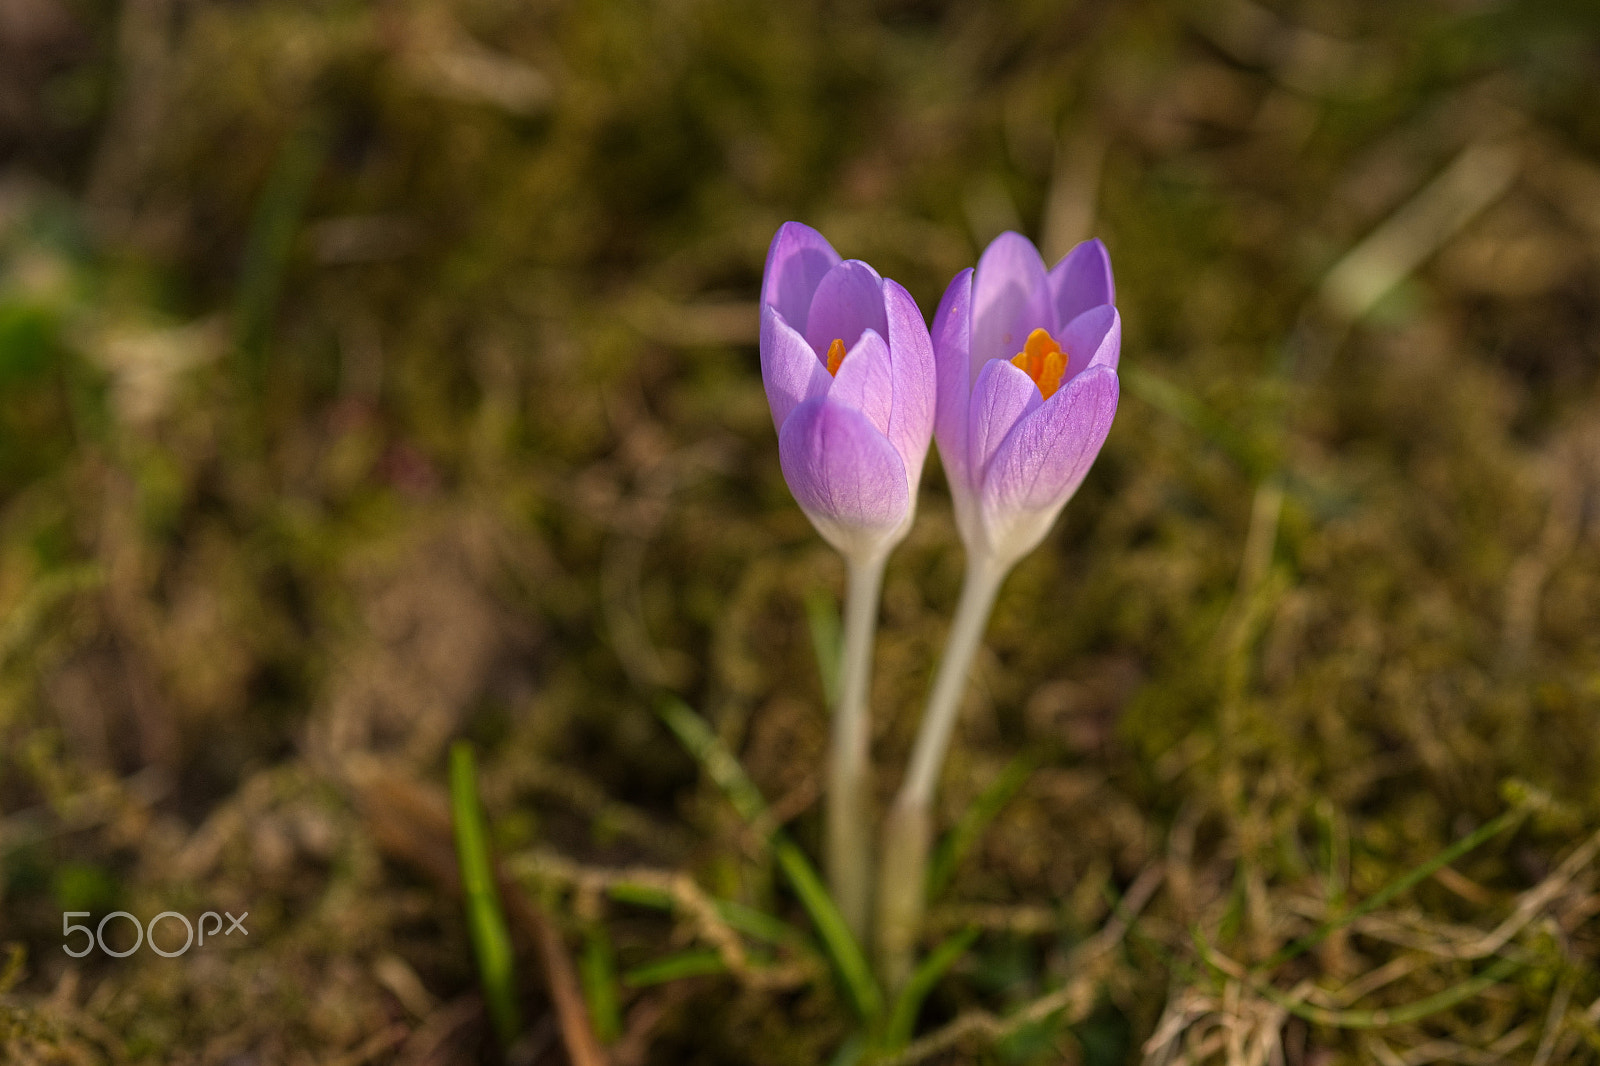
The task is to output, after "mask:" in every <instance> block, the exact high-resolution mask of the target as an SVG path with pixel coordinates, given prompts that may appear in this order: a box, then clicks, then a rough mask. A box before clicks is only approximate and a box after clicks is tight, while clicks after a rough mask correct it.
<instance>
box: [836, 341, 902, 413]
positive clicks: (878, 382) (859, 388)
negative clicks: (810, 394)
mask: <svg viewBox="0 0 1600 1066" xmlns="http://www.w3.org/2000/svg"><path fill="white" fill-rule="evenodd" d="M822 372H823V373H824V374H826V373H827V372H828V370H827V368H826V367H824V368H823V370H822ZM828 399H829V400H830V401H832V402H833V403H836V404H838V405H839V406H841V407H849V408H851V409H852V410H856V411H860V412H861V413H862V414H864V415H866V416H867V421H868V422H871V423H872V427H873V428H874V429H876V430H877V431H878V432H879V433H882V434H883V435H884V436H888V435H889V415H890V408H891V405H892V404H893V402H894V379H893V377H892V376H891V368H890V365H889V342H888V341H885V340H884V339H883V338H882V337H880V336H878V334H877V332H876V331H874V330H870V329H869V330H867V331H866V332H865V333H863V334H862V335H861V339H860V340H858V341H856V345H855V347H854V348H851V349H850V351H848V352H847V353H845V357H844V362H842V363H840V364H839V373H838V374H836V375H834V378H833V384H832V385H831V386H829V388H828Z"/></svg>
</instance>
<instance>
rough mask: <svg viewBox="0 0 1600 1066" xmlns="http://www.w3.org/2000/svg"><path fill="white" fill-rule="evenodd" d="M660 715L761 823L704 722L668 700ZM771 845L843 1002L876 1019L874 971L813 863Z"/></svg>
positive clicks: (755, 795) (776, 838) (756, 805)
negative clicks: (842, 994) (803, 909)
mask: <svg viewBox="0 0 1600 1066" xmlns="http://www.w3.org/2000/svg"><path fill="white" fill-rule="evenodd" d="M660 714H661V717H662V719H663V720H664V721H665V722H666V723H667V727H668V728H669V729H671V730H672V732H673V734H674V735H675V736H677V738H678V740H679V742H681V743H682V744H683V746H684V747H685V748H687V749H688V750H689V753H690V754H691V755H693V756H694V757H695V759H696V760H698V761H699V763H700V765H701V766H703V767H704V768H705V771H706V773H707V774H709V775H710V776H711V780H713V781H715V782H716V783H717V785H718V787H720V788H721V789H722V791H723V793H724V794H725V795H727V797H728V801H729V802H730V803H732V804H733V807H734V809H735V810H736V811H738V812H739V815H740V817H742V818H744V819H745V820H746V821H748V822H755V821H757V820H759V819H760V818H761V816H762V815H763V814H764V813H765V812H766V809H767V804H766V800H764V799H763V798H762V796H761V791H760V790H759V789H757V788H756V786H755V782H753V781H751V780H750V778H749V776H748V775H746V774H745V772H744V767H742V766H740V765H739V760H738V759H736V758H735V757H734V755H733V753H732V752H731V751H729V750H728V749H727V746H726V745H724V744H723V743H722V741H721V740H720V739H718V737H717V735H716V734H715V733H713V732H712V731H711V727H710V726H708V725H707V724H706V721H705V719H704V718H701V717H700V716H699V715H698V714H696V713H695V712H694V711H692V710H690V709H689V708H688V707H687V706H686V705H685V704H684V703H683V702H682V701H680V700H676V699H672V698H668V699H666V700H663V701H662V704H661V707H660ZM769 843H770V844H771V847H772V851H773V857H774V858H775V859H776V860H777V863H778V869H780V870H781V871H783V875H784V877H785V878H787V879H788V881H789V885H790V887H791V888H793V889H794V893H795V896H796V897H797V898H798V899H799V900H800V905H801V906H802V907H804V908H805V911H806V915H807V917H809V918H810V919H811V924H812V927H813V928H815V929H816V931H817V936H818V937H819V938H820V939H821V941H822V947H823V950H824V952H825V953H826V954H827V956H828V960H829V962H831V963H832V964H833V969H834V973H835V975H836V976H837V977H838V979H839V983H840V985H841V988H842V990H843V992H844V993H845V997H846V998H847V999H848V1000H849V1001H850V1004H851V1006H852V1007H854V1008H855V1010H856V1012H857V1013H858V1014H859V1015H860V1016H861V1017H862V1018H864V1019H872V1018H876V1017H877V1016H878V1013H879V1011H881V1010H882V1009H883V995H882V993H880V992H879V991H878V984H877V981H876V980H874V979H873V976H872V969H871V967H869V966H868V965H867V957H866V955H865V954H864V953H863V952H862V950H861V945H860V944H858V943H857V942H856V938H855V937H854V936H852V935H851V933H850V930H849V928H848V927H847V926H846V925H845V923H844V918H843V917H842V916H841V915H840V914H839V908H838V907H837V906H835V905H834V902H833V897H832V896H830V895H828V890H827V889H826V888H824V887H823V885H822V879H821V878H820V877H818V876H817V871H816V869H815V868H814V867H813V866H812V865H811V860H809V859H807V858H806V856H805V852H803V851H801V850H800V847H799V845H797V844H795V843H794V842H793V841H791V840H789V839H788V838H787V837H786V836H784V834H783V833H781V832H775V833H773V834H772V838H771V840H770V841H769Z"/></svg>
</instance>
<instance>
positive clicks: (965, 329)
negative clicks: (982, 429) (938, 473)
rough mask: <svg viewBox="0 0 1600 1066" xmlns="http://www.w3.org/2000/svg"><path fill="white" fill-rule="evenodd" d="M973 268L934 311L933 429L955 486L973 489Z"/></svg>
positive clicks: (961, 489) (959, 278) (953, 283)
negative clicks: (970, 477)
mask: <svg viewBox="0 0 1600 1066" xmlns="http://www.w3.org/2000/svg"><path fill="white" fill-rule="evenodd" d="M972 273H973V272H972V270H971V269H970V268H969V269H967V270H963V271H962V272H961V273H959V274H957V275H956V276H955V277H954V278H953V279H951V281H950V286H949V288H947V289H945V290H944V297H943V298H942V299H940V301H939V309H938V310H937V311H936V312H934V315H933V333H932V337H933V361H934V367H935V370H936V372H937V374H938V394H937V406H936V408H935V409H934V421H933V433H934V437H935V438H936V439H937V440H938V442H939V461H940V462H941V463H943V464H944V472H945V476H946V477H947V478H949V479H950V485H951V488H952V489H953V490H954V491H955V492H957V493H958V494H959V493H963V492H965V493H967V494H969V495H970V493H971V485H970V484H969V481H968V477H967V407H968V400H969V399H970V397H971V394H972V377H971V373H972V370H971V368H972V359H971V356H970V352H971V349H972Z"/></svg>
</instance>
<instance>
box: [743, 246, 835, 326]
mask: <svg viewBox="0 0 1600 1066" xmlns="http://www.w3.org/2000/svg"><path fill="white" fill-rule="evenodd" d="M838 264H839V253H838V252H836V251H834V250H833V245H831V244H829V243H828V241H827V238H825V237H823V235H822V234H820V233H818V232H817V231H816V230H814V229H812V228H811V227H810V226H807V225H803V224H801V223H799V222H785V223H784V224H783V225H781V226H779V227H778V232H777V234H776V235H775V236H774V237H773V238H772V246H771V247H770V248H768V249H767V266H766V269H765V270H764V271H763V272H762V275H761V303H762V304H763V305H764V306H768V307H776V308H777V309H778V312H779V313H780V314H782V315H783V317H784V319H785V320H786V321H787V322H788V323H789V324H790V325H791V326H793V327H794V328H795V329H798V330H803V329H805V325H806V315H808V314H810V312H811V297H812V294H813V293H815V292H816V291H817V285H818V284H819V283H821V281H822V279H823V277H824V276H825V275H826V274H827V273H828V271H830V270H832V269H833V268H834V267H835V266H837V265H838ZM826 350H827V348H826V347H824V348H823V351H826Z"/></svg>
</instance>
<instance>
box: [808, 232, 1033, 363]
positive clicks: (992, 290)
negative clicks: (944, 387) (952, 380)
mask: <svg viewBox="0 0 1600 1066" xmlns="http://www.w3.org/2000/svg"><path fill="white" fill-rule="evenodd" d="M1049 297H1050V288H1049V279H1048V278H1047V276H1046V275H1045V271H1044V260H1043V259H1040V258H1039V252H1038V249H1036V248H1034V246H1033V243H1032V242H1031V241H1029V240H1028V238H1026V237H1024V236H1022V235H1021V234H1018V233H1002V234H1000V236H998V237H996V238H995V239H994V240H993V241H991V242H990V243H989V247H987V248H985V249H984V251H983V257H982V258H981V259H979V260H978V272H977V275H976V276H975V278H974V279H973V283H972V351H971V353H970V357H971V366H970V367H969V369H968V377H967V380H968V381H976V380H977V377H978V372H979V371H980V370H982V369H983V364H984V363H986V362H988V361H989V360H991V359H1009V358H1011V357H1012V356H1013V355H1015V354H1017V353H1018V352H1020V351H1022V342H1023V341H1025V340H1027V338H1028V334H1029V332H1031V331H1032V330H1034V329H1038V328H1040V327H1045V328H1048V327H1049V326H1050V325H1052V324H1053V316H1054V312H1053V311H1052V310H1051V308H1050V300H1049ZM806 336H807V337H808V338H809V337H810V336H811V334H810V333H809V332H808V333H807V334H806Z"/></svg>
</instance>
